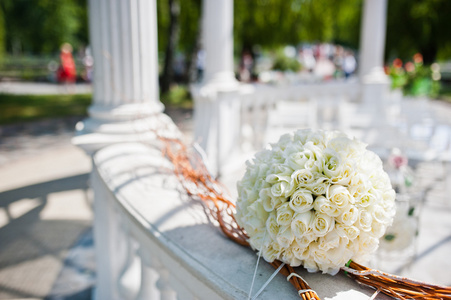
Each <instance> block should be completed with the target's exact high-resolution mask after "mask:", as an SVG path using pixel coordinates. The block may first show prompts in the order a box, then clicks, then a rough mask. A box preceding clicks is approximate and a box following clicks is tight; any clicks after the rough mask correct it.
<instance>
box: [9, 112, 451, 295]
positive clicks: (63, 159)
mask: <svg viewBox="0 0 451 300" xmlns="http://www.w3.org/2000/svg"><path fill="white" fill-rule="evenodd" d="M435 108H436V110H437V114H438V116H439V117H440V118H441V120H442V119H443V120H444V121H446V120H450V119H451V118H450V117H451V108H450V107H449V106H448V105H442V104H440V103H439V104H437V106H436V107H435ZM168 112H169V114H170V115H171V116H173V118H174V119H175V122H176V123H177V124H178V125H179V126H180V127H181V128H182V130H183V131H184V132H185V133H186V134H187V135H188V138H187V140H189V139H190V137H191V135H190V134H192V113H191V111H190V110H184V111H180V110H168ZM79 119H80V118H68V119H60V120H52V121H42V122H37V123H33V124H28V126H25V125H19V126H3V127H0V299H78V300H82V299H83V300H84V299H90V298H91V296H90V295H91V290H92V288H93V286H94V285H95V273H94V265H95V262H94V258H93V251H92V249H93V248H92V247H93V241H92V234H91V231H90V228H91V224H92V211H91V199H92V198H91V194H90V189H89V186H88V179H89V178H88V173H89V172H90V168H91V166H90V160H89V159H88V158H87V157H86V156H85V154H84V153H83V152H82V151H81V150H79V149H78V148H76V147H74V146H72V145H71V144H70V138H71V137H72V135H73V128H74V126H75V123H76V122H77V121H78V120H79ZM450 169H451V168H449V167H448V166H447V165H446V164H442V163H437V162H430V163H422V164H418V165H417V171H418V174H419V175H420V178H421V179H420V181H421V184H423V185H424V186H430V188H431V191H430V192H429V193H428V195H427V200H426V202H425V204H424V207H423V209H422V213H421V215H420V224H421V226H420V230H419V236H418V249H417V256H416V258H415V260H414V261H413V263H412V264H410V265H409V266H408V267H407V268H403V269H399V268H398V267H397V266H396V267H395V263H393V265H388V266H385V267H386V268H387V269H391V270H394V271H398V272H399V273H400V274H403V275H406V276H409V277H412V278H416V279H419V280H424V281H428V282H433V283H437V284H444V285H451V260H449V253H451V218H450V216H451V199H450V198H449V196H448V195H449V193H448V191H449V187H450V186H451V184H450V181H449V178H448V177H450V176H448V174H449V170H450ZM233 185H234V184H231V188H233ZM391 270H390V271H391Z"/></svg>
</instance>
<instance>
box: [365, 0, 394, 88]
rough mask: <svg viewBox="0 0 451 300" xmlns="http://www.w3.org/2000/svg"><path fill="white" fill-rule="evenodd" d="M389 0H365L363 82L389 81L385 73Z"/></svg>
mask: <svg viewBox="0 0 451 300" xmlns="http://www.w3.org/2000/svg"><path fill="white" fill-rule="evenodd" d="M386 19H387V0H365V1H364V5H363V12H362V29H361V32H360V41H361V42H360V66H359V68H360V70H359V72H360V78H361V80H362V82H363V83H367V82H382V83H386V82H388V79H387V76H386V75H385V73H384V51H385V33H386Z"/></svg>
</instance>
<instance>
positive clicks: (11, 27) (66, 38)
mask: <svg viewBox="0 0 451 300" xmlns="http://www.w3.org/2000/svg"><path fill="white" fill-rule="evenodd" d="M1 9H2V11H3V13H4V18H5V29H6V46H7V49H8V50H9V51H10V52H12V53H15V54H16V53H23V52H28V53H52V52H56V51H58V50H59V48H60V46H61V45H62V44H63V43H64V42H69V43H71V44H72V45H74V46H75V47H77V46H79V45H81V44H87V42H88V41H87V37H88V35H87V13H86V0H35V1H29V0H2V3H1Z"/></svg>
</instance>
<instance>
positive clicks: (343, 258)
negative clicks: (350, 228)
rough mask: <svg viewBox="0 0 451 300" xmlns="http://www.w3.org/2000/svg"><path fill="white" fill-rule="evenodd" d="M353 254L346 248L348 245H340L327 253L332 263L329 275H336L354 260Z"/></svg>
mask: <svg viewBox="0 0 451 300" xmlns="http://www.w3.org/2000/svg"><path fill="white" fill-rule="evenodd" d="M352 255H353V252H352V251H351V250H349V249H348V248H347V247H346V244H340V245H339V246H338V247H335V248H330V249H329V250H328V251H327V257H328V258H329V259H330V261H331V265H329V266H328V267H329V270H328V271H327V273H329V274H331V275H335V274H337V273H338V271H339V270H340V268H341V267H343V266H344V265H346V263H347V262H348V261H349V260H350V259H351V258H352Z"/></svg>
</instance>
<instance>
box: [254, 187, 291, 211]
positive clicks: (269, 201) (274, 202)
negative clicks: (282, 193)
mask: <svg viewBox="0 0 451 300" xmlns="http://www.w3.org/2000/svg"><path fill="white" fill-rule="evenodd" d="M259 197H260V199H261V201H262V206H263V209H264V210H266V211H267V212H272V211H274V210H275V209H276V208H277V207H279V206H280V205H281V204H282V203H284V202H285V201H286V199H285V197H274V196H273V195H272V193H271V189H270V188H265V189H262V190H261V191H260V193H259Z"/></svg>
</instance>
